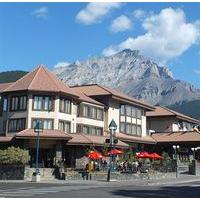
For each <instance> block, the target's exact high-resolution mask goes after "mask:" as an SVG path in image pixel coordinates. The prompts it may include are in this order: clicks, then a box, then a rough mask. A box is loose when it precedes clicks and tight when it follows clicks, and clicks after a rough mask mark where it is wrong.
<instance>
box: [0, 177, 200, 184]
mask: <svg viewBox="0 0 200 200" xmlns="http://www.w3.org/2000/svg"><path fill="white" fill-rule="evenodd" d="M194 181H200V176H194V175H180V177H179V178H169V179H155V180H151V179H150V180H147V179H146V180H123V181H122V180H120V181H119V180H111V182H107V181H106V180H88V181H87V180H50V181H41V182H39V183H35V184H58V185H60V184H61V185H97V186H120V185H134V186H139V185H176V184H182V183H190V182H194ZM1 183H27V184H29V183H32V184H33V183H34V182H31V181H24V180H0V184H1Z"/></svg>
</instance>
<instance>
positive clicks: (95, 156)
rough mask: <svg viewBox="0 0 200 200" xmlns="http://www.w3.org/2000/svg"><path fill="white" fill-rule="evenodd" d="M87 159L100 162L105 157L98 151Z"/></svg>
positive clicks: (92, 152) (91, 152)
mask: <svg viewBox="0 0 200 200" xmlns="http://www.w3.org/2000/svg"><path fill="white" fill-rule="evenodd" d="M87 157H88V158H90V159H92V160H100V159H102V158H103V156H102V155H101V154H100V153H99V152H97V151H90V152H89V153H88V155H87Z"/></svg>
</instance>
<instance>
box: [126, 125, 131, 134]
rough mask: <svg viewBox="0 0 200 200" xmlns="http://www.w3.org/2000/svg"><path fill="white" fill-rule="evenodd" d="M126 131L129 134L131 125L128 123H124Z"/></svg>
mask: <svg viewBox="0 0 200 200" xmlns="http://www.w3.org/2000/svg"><path fill="white" fill-rule="evenodd" d="M126 133H127V134H131V125H130V124H126Z"/></svg>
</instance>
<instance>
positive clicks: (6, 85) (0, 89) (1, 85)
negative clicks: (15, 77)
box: [0, 83, 13, 93]
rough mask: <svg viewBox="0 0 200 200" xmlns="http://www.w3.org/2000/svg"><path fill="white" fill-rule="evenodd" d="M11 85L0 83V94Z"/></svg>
mask: <svg viewBox="0 0 200 200" xmlns="http://www.w3.org/2000/svg"><path fill="white" fill-rule="evenodd" d="M11 84H13V83H0V93H1V92H3V91H4V90H5V89H6V88H8V87H9V86H10V85H11Z"/></svg>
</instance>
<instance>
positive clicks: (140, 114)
mask: <svg viewBox="0 0 200 200" xmlns="http://www.w3.org/2000/svg"><path fill="white" fill-rule="evenodd" d="M141 118H142V110H141V109H139V108H137V119H141Z"/></svg>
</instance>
